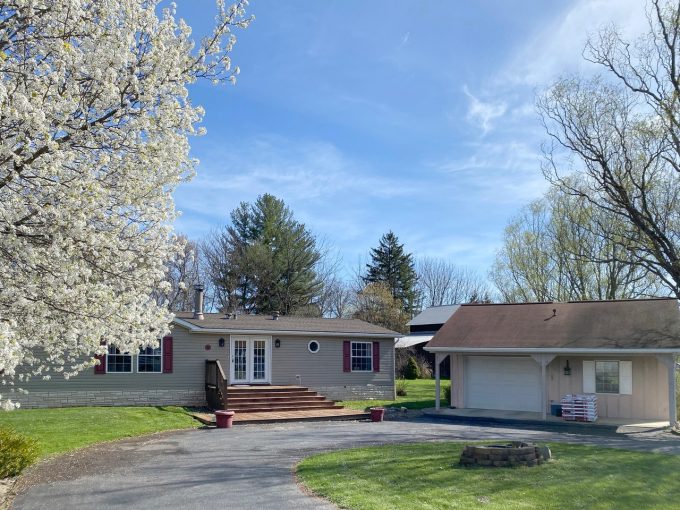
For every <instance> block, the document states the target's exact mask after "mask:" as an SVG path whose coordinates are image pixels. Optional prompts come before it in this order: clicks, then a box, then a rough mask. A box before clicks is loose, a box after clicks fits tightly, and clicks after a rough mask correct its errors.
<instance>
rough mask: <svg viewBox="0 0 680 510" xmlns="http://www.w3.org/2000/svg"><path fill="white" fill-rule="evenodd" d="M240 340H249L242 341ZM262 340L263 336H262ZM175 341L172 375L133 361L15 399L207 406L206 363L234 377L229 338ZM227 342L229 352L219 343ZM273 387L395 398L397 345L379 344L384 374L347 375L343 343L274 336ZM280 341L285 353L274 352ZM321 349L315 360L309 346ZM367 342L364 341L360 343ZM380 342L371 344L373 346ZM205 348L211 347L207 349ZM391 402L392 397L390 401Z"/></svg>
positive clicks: (58, 379)
mask: <svg viewBox="0 0 680 510" xmlns="http://www.w3.org/2000/svg"><path fill="white" fill-rule="evenodd" d="M237 336H239V337H242V336H247V335H237ZM257 336H258V337H259V338H261V337H262V335H257ZM172 337H173V373H171V374H165V373H138V372H137V357H136V355H135V356H133V360H132V363H133V372H131V373H106V374H95V373H94V368H88V369H86V370H85V371H83V372H81V373H80V374H78V375H77V376H76V377H73V378H71V379H68V380H66V379H64V378H63V376H62V375H60V374H57V375H53V376H52V378H51V379H50V380H48V381H45V380H42V379H39V378H33V379H31V380H30V381H28V382H23V383H21V384H18V385H17V386H18V387H20V388H22V389H25V390H27V391H28V392H29V394H28V396H22V395H21V394H20V393H14V394H13V395H12V396H11V397H10V398H12V399H14V400H18V401H19V402H22V405H25V406H26V407H35V406H38V407H42V406H60V405H130V404H138V405H155V404H158V405H161V404H168V403H173V402H176V403H178V404H184V405H189V404H190V405H204V404H205V361H206V360H213V359H217V360H219V361H220V363H221V364H222V367H223V369H224V372H225V374H226V375H227V379H229V371H230V336H229V335H228V334H212V333H211V334H202V333H191V332H190V331H188V330H187V329H185V328H182V327H181V326H175V327H174V328H173V332H172ZM220 338H224V340H225V342H224V347H220V346H219V339H220ZM271 338H272V340H271V341H272V346H271V353H272V359H271V360H270V361H271V374H272V380H271V384H281V385H284V384H297V383H298V381H297V380H296V378H295V376H296V375H300V376H301V381H300V382H301V383H302V384H303V385H305V386H309V387H312V388H320V389H326V390H327V391H329V393H332V394H333V395H335V396H337V398H346V397H348V396H349V395H357V394H359V393H360V392H362V391H364V390H365V391H366V392H367V394H374V393H375V392H376V391H377V392H378V393H379V394H381V395H383V396H384V395H388V396H391V395H392V394H393V389H394V341H393V340H392V339H380V340H379V341H380V372H378V373H374V372H350V373H345V372H343V350H342V342H343V340H345V338H343V337H337V338H336V337H307V336H304V337H303V336H280V335H279V336H273V337H271ZM276 338H279V339H280V340H281V347H279V348H278V349H277V348H276V347H274V341H275V340H276ZM312 339H313V340H316V341H318V342H319V344H320V346H321V348H320V350H319V352H318V353H316V354H312V353H310V352H309V350H308V349H307V344H308V343H309V341H310V340H312ZM361 340H362V341H363V340H364V339H361ZM374 340H376V339H374V338H370V337H369V338H366V339H365V341H367V342H372V341H374ZM206 347H209V349H207V348H206ZM390 398H391V397H390Z"/></svg>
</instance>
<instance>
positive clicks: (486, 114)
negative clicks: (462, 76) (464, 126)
mask: <svg viewBox="0 0 680 510" xmlns="http://www.w3.org/2000/svg"><path fill="white" fill-rule="evenodd" d="M463 93H464V94H465V95H466V96H467V97H468V99H469V104H468V112H467V120H468V122H471V123H472V124H474V125H476V126H477V127H479V128H480V129H481V130H482V132H483V134H485V135H486V134H487V133H488V132H489V131H491V128H492V122H493V120H494V119H496V118H498V117H501V116H502V115H503V114H505V111H506V110H507V104H506V103H504V102H502V101H488V102H485V101H482V100H480V99H479V98H477V97H475V96H474V95H473V94H472V93H471V92H470V91H469V90H468V87H467V85H465V86H463Z"/></svg>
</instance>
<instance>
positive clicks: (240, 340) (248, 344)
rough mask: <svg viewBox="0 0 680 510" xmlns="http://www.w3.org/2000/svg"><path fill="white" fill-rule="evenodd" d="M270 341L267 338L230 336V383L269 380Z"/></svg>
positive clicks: (263, 381)
mask: <svg viewBox="0 0 680 510" xmlns="http://www.w3.org/2000/svg"><path fill="white" fill-rule="evenodd" d="M270 343H271V341H270V339H269V338H261V337H232V338H231V367H230V368H231V371H230V377H229V379H230V383H231V384H250V383H255V384H256V383H260V384H262V383H268V382H269V357H270V353H271V350H270Z"/></svg>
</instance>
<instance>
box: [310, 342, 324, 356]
mask: <svg viewBox="0 0 680 510" xmlns="http://www.w3.org/2000/svg"><path fill="white" fill-rule="evenodd" d="M312 344H316V345H317V348H316V351H313V350H312ZM307 350H308V351H309V352H311V353H312V354H319V351H320V350H321V342H319V341H318V340H310V341H309V342H308V343H307Z"/></svg>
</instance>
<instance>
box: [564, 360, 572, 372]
mask: <svg viewBox="0 0 680 510" xmlns="http://www.w3.org/2000/svg"><path fill="white" fill-rule="evenodd" d="M564 375H571V367H570V366H569V360H567V364H566V365H564Z"/></svg>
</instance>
